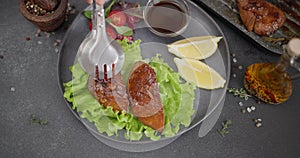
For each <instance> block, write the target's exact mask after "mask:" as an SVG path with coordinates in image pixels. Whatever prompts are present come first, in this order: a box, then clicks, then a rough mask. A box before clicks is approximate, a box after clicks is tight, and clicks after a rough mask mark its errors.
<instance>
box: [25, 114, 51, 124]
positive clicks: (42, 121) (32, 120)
mask: <svg viewBox="0 0 300 158" xmlns="http://www.w3.org/2000/svg"><path fill="white" fill-rule="evenodd" d="M29 121H30V124H33V123H38V124H40V125H47V124H48V121H47V120H46V119H43V118H36V117H35V115H34V114H31V115H30V119H29Z"/></svg>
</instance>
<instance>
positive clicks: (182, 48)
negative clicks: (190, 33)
mask: <svg viewBox="0 0 300 158" xmlns="http://www.w3.org/2000/svg"><path fill="white" fill-rule="evenodd" d="M221 39H222V37H216V36H200V37H191V38H186V39H183V40H179V41H176V42H174V43H172V44H169V45H167V47H168V51H169V52H170V53H173V54H174V55H176V56H178V57H181V58H191V59H196V60H201V59H205V58H208V57H210V56H211V55H213V54H214V53H215V52H216V50H217V49H218V42H219V41H220V40H221Z"/></svg>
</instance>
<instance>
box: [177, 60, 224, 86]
mask: <svg viewBox="0 0 300 158" xmlns="http://www.w3.org/2000/svg"><path fill="white" fill-rule="evenodd" d="M174 62H175V64H176V66H177V68H178V72H179V74H180V75H181V77H182V78H183V79H185V80H186V81H188V82H191V83H194V84H196V85H197V86H198V87H199V88H204V89H216V88H223V87H224V85H225V83H226V80H225V79H224V78H223V77H222V76H221V75H220V74H219V73H218V72H216V71H215V70H214V69H212V68H211V67H209V66H208V65H206V64H205V63H203V62H201V61H199V60H194V59H187V58H183V59H179V58H174Z"/></svg>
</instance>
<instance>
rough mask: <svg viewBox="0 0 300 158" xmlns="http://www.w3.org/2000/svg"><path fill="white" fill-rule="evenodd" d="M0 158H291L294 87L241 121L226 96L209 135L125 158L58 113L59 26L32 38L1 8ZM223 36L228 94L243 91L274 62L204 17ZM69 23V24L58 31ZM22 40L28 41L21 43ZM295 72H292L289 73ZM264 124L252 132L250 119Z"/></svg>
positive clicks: (10, 5) (14, 7)
mask: <svg viewBox="0 0 300 158" xmlns="http://www.w3.org/2000/svg"><path fill="white" fill-rule="evenodd" d="M70 3H71V4H72V5H74V6H75V7H76V10H77V13H78V11H80V10H82V9H84V8H85V7H86V6H87V5H86V4H85V2H84V1H83V0H70ZM0 10H1V16H0V28H1V29H0V56H1V58H0V89H1V93H0V118H1V121H0V157H3V158H4V157H5V158H10V157H30V158H33V157H78V158H79V157H123V158H131V157H145V158H146V157H149V158H150V157H166V158H167V157H197V158H198V157H243V158H246V157H266V158H267V157H273V158H277V157H278V158H279V157H289V158H291V157H298V156H299V155H300V150H299V146H300V134H299V133H300V123H299V121H300V107H299V104H300V103H299V98H298V96H299V94H300V88H299V87H300V82H299V79H298V80H294V81H293V86H294V87H293V95H292V96H291V97H290V99H289V100H288V101H287V102H285V103H283V104H281V105H272V106H271V105H266V104H260V105H258V104H256V102H255V101H254V100H252V99H250V100H248V101H246V102H244V107H245V106H251V105H255V106H256V111H255V112H252V113H246V114H242V113H241V112H240V110H241V107H240V106H239V105H238V102H239V101H241V100H240V99H239V98H236V97H233V95H232V94H227V95H226V101H225V105H224V108H223V111H222V113H221V116H220V118H219V119H218V121H217V123H216V125H215V126H214V128H213V129H212V130H211V131H210V132H209V133H208V135H206V136H205V137H204V138H198V130H199V127H196V128H194V129H192V130H191V131H189V132H187V133H185V134H183V135H182V136H180V137H179V138H178V139H177V140H176V141H175V142H173V143H171V144H170V145H168V146H166V147H164V148H161V149H158V150H155V151H150V152H144V153H130V152H125V151H119V150H116V149H113V148H111V147H108V146H106V145H104V144H103V143H101V142H99V141H98V140H97V139H95V138H94V137H93V136H92V135H91V134H90V133H89V132H88V130H86V128H85V127H84V126H83V125H82V124H81V123H80V121H78V120H77V119H76V118H75V117H74V115H73V114H72V113H71V112H70V110H69V109H68V108H67V107H66V106H65V101H64V98H63V96H62V95H61V92H60V90H59V86H58V81H57V75H56V74H57V62H58V54H57V52H56V49H58V48H59V47H57V46H54V45H53V44H54V43H55V41H56V40H57V39H60V40H61V39H63V37H64V34H65V32H66V31H65V30H64V26H63V27H62V28H61V29H59V30H57V31H55V32H54V33H50V37H47V36H46V35H45V34H44V33H41V36H40V37H35V32H36V27H35V26H33V25H32V24H31V23H30V22H28V21H27V20H26V19H25V18H24V17H23V16H22V15H21V13H20V12H19V9H18V4H17V1H3V2H2V3H1V5H0ZM209 14H210V15H211V16H212V17H213V18H214V20H216V22H217V23H218V24H219V25H220V27H221V28H222V30H223V32H224V34H225V37H226V38H227V41H228V44H229V49H230V52H231V53H235V54H236V59H237V63H236V65H241V66H243V70H239V69H236V68H234V67H233V68H232V74H233V73H234V74H236V75H237V77H236V78H233V77H231V80H230V83H229V86H230V87H242V86H243V85H242V78H243V72H244V70H245V68H246V67H247V66H248V65H250V64H252V63H255V62H266V61H276V60H278V58H279V55H278V54H274V53H272V52H269V51H267V50H265V49H263V48H262V47H260V46H258V45H257V44H255V43H253V42H251V41H250V40H249V39H248V38H247V37H245V36H244V35H243V34H241V33H240V32H239V31H236V30H235V29H234V28H233V27H231V26H230V25H229V24H228V23H226V22H224V21H222V20H220V19H219V18H218V17H216V16H215V15H213V14H212V13H210V12H209ZM74 17H75V15H72V16H70V17H69V21H67V22H65V24H64V25H65V26H67V25H68V24H70V23H71V21H72V19H73V18H74ZM26 37H29V38H30V40H28V41H27V40H26ZM295 72H296V71H292V73H295ZM31 114H34V115H36V116H37V117H41V118H45V119H47V120H48V122H49V124H48V125H45V126H41V125H39V124H32V125H30V123H29V118H30V115H31ZM255 117H259V118H262V119H263V126H262V127H261V128H256V127H255V126H254V123H253V121H252V119H253V118H255ZM227 119H230V120H232V122H233V125H232V126H231V127H230V129H229V131H230V132H229V134H227V135H226V136H225V137H221V136H220V135H219V133H218V132H217V130H218V129H220V128H221V123H222V122H223V121H224V120H227Z"/></svg>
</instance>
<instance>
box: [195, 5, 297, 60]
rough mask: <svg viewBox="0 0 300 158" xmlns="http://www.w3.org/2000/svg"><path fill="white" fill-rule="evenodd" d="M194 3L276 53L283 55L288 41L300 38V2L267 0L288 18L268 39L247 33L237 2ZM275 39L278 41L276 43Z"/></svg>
mask: <svg viewBox="0 0 300 158" xmlns="http://www.w3.org/2000/svg"><path fill="white" fill-rule="evenodd" d="M193 1H194V2H196V3H197V4H199V5H200V6H203V7H206V8H208V9H209V10H212V11H213V12H214V13H216V14H217V15H219V16H220V17H222V18H223V19H225V20H226V21H228V22H229V23H230V24H232V25H233V26H234V27H235V28H237V29H238V30H240V31H241V32H243V33H244V34H245V35H247V36H248V37H250V38H251V39H253V40H254V41H255V42H257V43H258V44H259V45H261V46H263V47H265V48H266V49H268V50H270V51H272V52H274V53H277V54H281V53H282V45H283V44H286V43H287V41H288V40H289V39H291V38H293V37H300V0H267V1H268V2H270V3H272V4H274V5H276V6H277V7H279V8H281V9H282V11H284V12H285V15H286V17H287V19H286V22H285V23H284V25H283V26H282V27H281V28H280V29H279V30H277V31H276V32H275V33H273V34H272V35H270V36H268V37H263V36H260V35H258V34H256V33H254V32H248V31H247V29H246V28H245V26H244V25H243V23H242V21H241V19H240V15H239V11H238V8H237V4H236V0H193ZM270 39H272V41H270V42H269V40H270ZM275 39H277V40H278V41H277V42H274V40H275Z"/></svg>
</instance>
